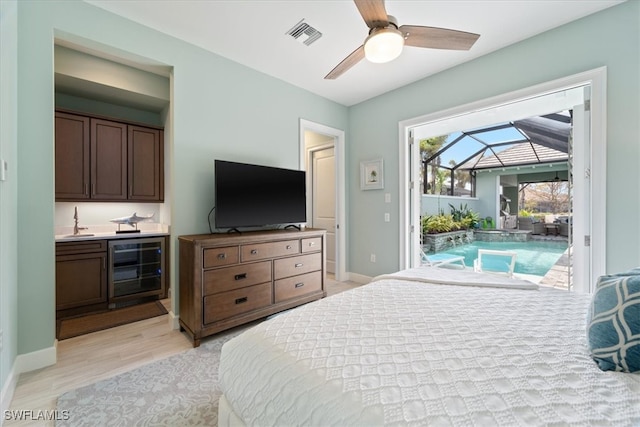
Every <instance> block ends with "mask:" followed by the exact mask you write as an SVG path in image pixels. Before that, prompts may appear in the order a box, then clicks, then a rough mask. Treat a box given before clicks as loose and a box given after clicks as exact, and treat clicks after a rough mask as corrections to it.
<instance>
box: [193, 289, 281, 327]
mask: <svg viewBox="0 0 640 427" xmlns="http://www.w3.org/2000/svg"><path fill="white" fill-rule="evenodd" d="M271 300H272V295H271V283H263V284H260V285H254V286H247V287H246V288H240V289H236V290H233V291H228V292H220V293H218V294H213V295H209V296H206V297H204V319H203V321H204V323H205V324H207V323H212V322H217V321H219V320H223V319H227V318H230V317H233V316H237V315H239V314H243V313H247V312H249V311H253V310H256V309H258V308H262V307H267V306H269V305H271Z"/></svg>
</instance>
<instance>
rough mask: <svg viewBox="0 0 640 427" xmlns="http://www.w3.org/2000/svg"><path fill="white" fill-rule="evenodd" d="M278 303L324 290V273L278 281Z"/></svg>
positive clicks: (316, 272) (276, 284) (317, 272)
mask: <svg viewBox="0 0 640 427" xmlns="http://www.w3.org/2000/svg"><path fill="white" fill-rule="evenodd" d="M275 289H276V303H278V302H281V301H284V300H288V299H291V298H295V297H300V296H303V295H306V294H309V293H311V292H315V291H320V290H322V273H321V272H319V271H315V272H313V273H307V274H301V275H300V276H294V277H288V278H286V279H280V280H276V283H275Z"/></svg>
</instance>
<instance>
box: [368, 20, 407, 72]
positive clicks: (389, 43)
mask: <svg viewBox="0 0 640 427" xmlns="http://www.w3.org/2000/svg"><path fill="white" fill-rule="evenodd" d="M403 46H404V36H403V35H402V33H401V32H400V31H398V30H397V29H395V28H392V27H387V28H380V29H376V30H375V31H373V32H372V33H371V34H370V35H369V37H367V39H366V40H365V42H364V56H365V57H366V58H367V59H368V60H369V61H371V62H375V63H379V64H380V63H384V62H389V61H393V60H394V59H396V58H397V57H398V56H400V54H401V53H402V47H403Z"/></svg>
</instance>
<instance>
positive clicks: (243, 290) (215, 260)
mask: <svg viewBox="0 0 640 427" xmlns="http://www.w3.org/2000/svg"><path fill="white" fill-rule="evenodd" d="M178 241H179V251H180V260H179V263H180V264H179V265H180V301H179V307H180V326H181V330H185V331H186V332H187V333H188V334H189V336H190V337H191V339H192V340H193V346H194V347H197V346H199V345H200V339H201V338H203V337H206V336H209V335H212V334H215V333H218V332H220V331H223V330H225V329H229V328H232V327H234V326H238V325H241V324H243V323H247V322H250V321H252V320H256V319H260V318H263V317H266V316H269V315H270V314H273V313H277V312H279V311H283V310H287V309H289V308H292V307H296V306H298V305H301V304H305V303H307V302H310V301H314V300H317V299H320V298H323V297H325V296H326V291H325V287H324V283H325V271H326V267H325V264H326V262H325V230H318V229H310V228H307V229H304V230H302V231H299V230H273V231H254V232H243V233H235V234H200V235H190V236H180V237H179V238H178Z"/></svg>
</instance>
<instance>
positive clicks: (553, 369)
mask: <svg viewBox="0 0 640 427" xmlns="http://www.w3.org/2000/svg"><path fill="white" fill-rule="evenodd" d="M403 275H404V276H407V275H406V274H403ZM398 276H400V275H398ZM588 303H589V297H588V296H586V295H576V294H570V293H568V292H566V291H559V290H553V289H545V288H540V289H539V290H522V289H504V288H489V287H477V286H455V285H433V284H427V283H423V282H422V281H406V280H400V279H397V278H387V279H384V278H381V280H379V281H376V282H374V283H371V284H369V285H366V286H362V287H360V288H357V289H354V290H352V291H348V292H344V293H341V294H338V295H335V296H332V297H330V298H325V299H323V300H320V301H316V302H314V303H311V304H307V305H305V306H303V307H299V308H297V309H295V310H291V311H289V312H287V313H284V314H282V315H280V316H277V317H275V318H273V319H271V320H269V321H266V322H264V323H262V324H260V325H258V326H256V327H254V328H252V329H250V330H248V331H247V332H245V333H243V334H242V335H240V336H238V337H236V338H234V339H233V340H231V341H229V342H228V343H227V344H225V346H224V347H223V349H222V359H221V363H220V386H221V389H222V392H223V393H224V395H225V396H226V399H228V401H229V402H230V403H231V405H232V406H233V409H234V411H235V412H236V414H237V415H239V416H240V417H241V418H242V419H243V421H244V422H245V423H246V424H247V425H251V426H254V425H263V426H280V425H286V426H290V425H341V426H343V425H345V426H346V425H366V426H371V425H403V426H404V425H416V426H424V425H435V426H438V425H443V426H445V425H465V426H466V425H477V426H485V425H491V426H493V425H502V426H536V425H552V424H555V425H569V424H571V425H576V426H584V425H603V426H604V425H615V426H638V425H640V375H633V374H623V373H616V372H602V371H600V370H599V369H598V368H597V366H596V364H595V363H594V362H593V361H592V360H591V358H590V357H589V355H588V350H587V347H586V337H585V319H586V313H587V307H588Z"/></svg>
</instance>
